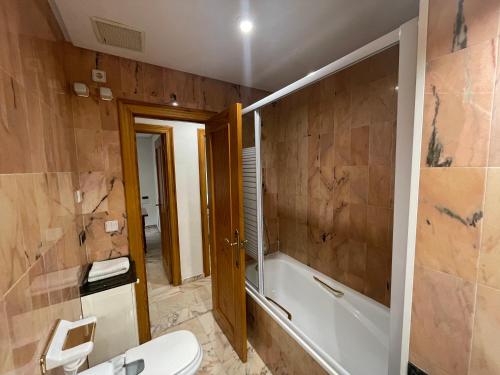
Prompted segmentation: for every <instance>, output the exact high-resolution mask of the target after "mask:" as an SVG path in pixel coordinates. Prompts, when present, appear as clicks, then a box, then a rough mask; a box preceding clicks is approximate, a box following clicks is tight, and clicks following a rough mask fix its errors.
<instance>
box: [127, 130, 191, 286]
mask: <svg viewBox="0 0 500 375" xmlns="http://www.w3.org/2000/svg"><path fill="white" fill-rule="evenodd" d="M134 131H135V134H137V133H147V134H156V135H159V136H161V140H162V143H163V147H164V149H165V155H164V160H163V165H164V166H165V180H164V181H161V182H160V181H159V183H163V184H164V185H165V187H166V189H167V191H168V220H169V222H170V232H171V233H170V235H171V240H172V243H171V246H172V247H171V248H170V249H169V254H170V262H169V263H170V267H171V270H170V274H171V275H172V284H173V285H174V286H177V285H180V284H182V277H181V256H180V251H179V223H178V220H177V218H178V216H177V190H176V188H175V159H174V134H173V128H172V127H171V126H155V125H148V124H139V123H135V122H134ZM135 134H134V135H135ZM161 245H162V255H163V254H164V251H163V247H164V246H165V244H164V243H163V241H162V244H161Z"/></svg>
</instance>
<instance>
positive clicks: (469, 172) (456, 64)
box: [410, 0, 500, 375]
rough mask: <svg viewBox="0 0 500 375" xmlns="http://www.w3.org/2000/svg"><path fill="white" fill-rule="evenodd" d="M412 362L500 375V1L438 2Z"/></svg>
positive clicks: (431, 33) (434, 1)
mask: <svg viewBox="0 0 500 375" xmlns="http://www.w3.org/2000/svg"><path fill="white" fill-rule="evenodd" d="M429 3H430V9H429V25H428V30H427V32H428V38H427V69H426V86H425V104H424V124H423V127H424V128H423V141H422V160H421V168H422V169H421V173H420V197H419V212H418V228H417V247H416V264H415V277H414V294H413V312H412V324H411V348H410V352H411V361H412V362H414V363H415V364H416V365H417V366H418V367H421V368H422V369H424V370H426V371H427V372H428V373H429V374H457V375H459V374H498V373H500V356H499V348H500V346H499V342H500V341H499V337H500V216H499V212H500V198H499V197H500V169H499V168H498V167H500V158H499V155H500V141H499V140H500V136H499V135H500V117H499V115H500V112H499V110H500V84H499V81H498V78H499V75H498V68H497V60H498V44H499V43H498V41H499V39H498V27H499V11H500V2H499V1H497V0H461V1H448V0H431V1H430V2H429Z"/></svg>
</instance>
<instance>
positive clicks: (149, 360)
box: [80, 331, 203, 375]
mask: <svg viewBox="0 0 500 375" xmlns="http://www.w3.org/2000/svg"><path fill="white" fill-rule="evenodd" d="M119 357H121V358H122V361H123V357H125V363H131V362H134V361H137V360H139V359H142V360H144V371H142V372H141V373H140V375H193V374H195V373H196V371H197V370H198V368H199V367H200V365H201V361H202V360H203V349H202V347H201V345H200V344H199V343H198V340H197V339H196V336H195V335H194V334H193V333H191V332H189V331H176V332H173V333H169V334H167V335H164V336H160V337H157V338H155V339H153V340H151V341H148V342H146V343H144V344H142V345H139V346H137V347H135V348H132V349H129V350H127V351H126V352H125V354H124V355H123V354H122V355H120V356H118V357H116V359H118V358H119ZM112 361H113V360H110V361H108V362H105V363H101V364H100V365H97V366H95V367H92V368H90V369H88V370H85V371H83V372H81V373H80V375H113V365H112V364H111V362H112ZM122 363H123V362H122ZM115 374H116V373H115ZM123 374H125V370H124V369H123Z"/></svg>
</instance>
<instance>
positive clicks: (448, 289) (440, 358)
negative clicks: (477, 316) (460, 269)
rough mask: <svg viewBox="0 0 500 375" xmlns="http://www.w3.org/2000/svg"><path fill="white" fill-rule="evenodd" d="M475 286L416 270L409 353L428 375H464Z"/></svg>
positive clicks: (453, 277)
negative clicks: (413, 354) (443, 374)
mask: <svg viewBox="0 0 500 375" xmlns="http://www.w3.org/2000/svg"><path fill="white" fill-rule="evenodd" d="M473 308H474V285H473V284H472V283H469V282H467V281H464V280H463V279H460V278H457V277H455V276H451V275H448V274H445V273H442V272H438V271H432V270H427V269H425V268H422V267H419V266H417V267H415V275H414V280H413V308H412V325H411V343H410V350H411V352H412V353H416V354H417V355H418V358H419V362H418V363H417V364H418V366H419V367H421V368H422V369H423V370H425V371H426V372H427V373H430V374H433V373H448V374H467V373H468V366H469V359H470V352H471V339H472V325H473V321H472V320H473Z"/></svg>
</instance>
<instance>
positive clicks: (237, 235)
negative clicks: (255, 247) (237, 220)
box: [234, 229, 247, 268]
mask: <svg viewBox="0 0 500 375" xmlns="http://www.w3.org/2000/svg"><path fill="white" fill-rule="evenodd" d="M234 237H235V238H236V245H237V246H236V254H235V255H236V268H240V250H241V249H245V247H246V244H247V240H241V238H240V231H239V230H238V229H235V230H234Z"/></svg>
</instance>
